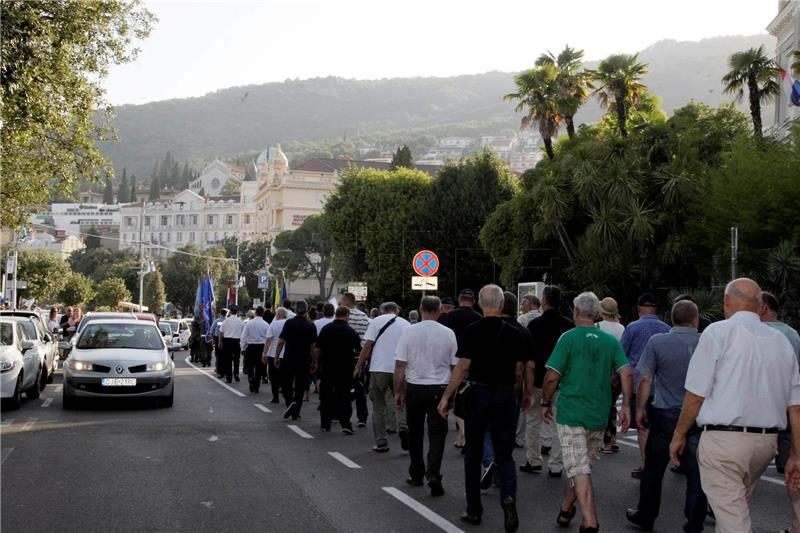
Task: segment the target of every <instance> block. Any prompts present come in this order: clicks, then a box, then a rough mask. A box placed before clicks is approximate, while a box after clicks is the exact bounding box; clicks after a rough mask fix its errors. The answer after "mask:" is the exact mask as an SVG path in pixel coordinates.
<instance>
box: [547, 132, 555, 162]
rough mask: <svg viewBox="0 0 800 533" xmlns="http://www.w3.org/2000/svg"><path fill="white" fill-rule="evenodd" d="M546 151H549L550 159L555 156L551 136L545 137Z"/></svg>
mask: <svg viewBox="0 0 800 533" xmlns="http://www.w3.org/2000/svg"><path fill="white" fill-rule="evenodd" d="M544 151H545V152H547V157H548V158H549V159H553V158H555V156H556V155H555V153H553V139H552V138H550V137H545V138H544Z"/></svg>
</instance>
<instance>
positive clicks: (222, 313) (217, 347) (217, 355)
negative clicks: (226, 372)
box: [211, 307, 228, 378]
mask: <svg viewBox="0 0 800 533" xmlns="http://www.w3.org/2000/svg"><path fill="white" fill-rule="evenodd" d="M227 317H228V310H227V309H225V308H224V307H223V308H222V309H220V310H219V313H218V314H217V317H216V318H215V319H214V322H212V323H211V340H212V342H213V344H214V367H215V369H216V372H217V377H218V378H221V377H222V345H221V344H220V343H219V339H218V337H219V325H220V324H222V321H223V320H225V319H226V318H227Z"/></svg>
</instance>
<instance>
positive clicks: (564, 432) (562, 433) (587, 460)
mask: <svg viewBox="0 0 800 533" xmlns="http://www.w3.org/2000/svg"><path fill="white" fill-rule="evenodd" d="M556 430H557V431H558V440H559V442H560V443H561V458H562V460H563V461H564V469H566V471H567V477H575V476H583V475H585V476H588V475H591V473H592V467H591V465H592V463H594V462H595V460H596V459H597V448H598V446H600V443H601V442H603V431H602V430H600V431H589V430H587V429H585V428H576V427H572V426H565V425H563V424H556Z"/></svg>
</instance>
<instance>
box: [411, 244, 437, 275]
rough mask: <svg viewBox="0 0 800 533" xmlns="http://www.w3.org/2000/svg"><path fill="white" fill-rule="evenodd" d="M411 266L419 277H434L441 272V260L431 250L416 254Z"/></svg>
mask: <svg viewBox="0 0 800 533" xmlns="http://www.w3.org/2000/svg"><path fill="white" fill-rule="evenodd" d="M411 266H412V267H414V272H416V273H417V275H418V276H425V277H428V276H433V275H434V274H436V272H437V271H438V270H439V258H438V257H437V256H436V254H435V253H433V252H431V251H430V250H422V251H421V252H417V253H416V255H415V256H414V259H413V260H412V261H411Z"/></svg>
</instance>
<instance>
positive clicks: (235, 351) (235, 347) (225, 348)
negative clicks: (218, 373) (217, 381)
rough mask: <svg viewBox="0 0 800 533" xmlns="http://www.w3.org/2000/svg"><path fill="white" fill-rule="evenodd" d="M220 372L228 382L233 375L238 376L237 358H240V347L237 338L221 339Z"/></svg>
mask: <svg viewBox="0 0 800 533" xmlns="http://www.w3.org/2000/svg"><path fill="white" fill-rule="evenodd" d="M222 341H223V343H222V374H223V375H224V376H225V380H226V381H227V382H228V383H230V382H231V379H233V376H236V378H237V379H238V377H239V359H240V358H241V352H242V348H241V346H239V339H228V338H224V339H222Z"/></svg>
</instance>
